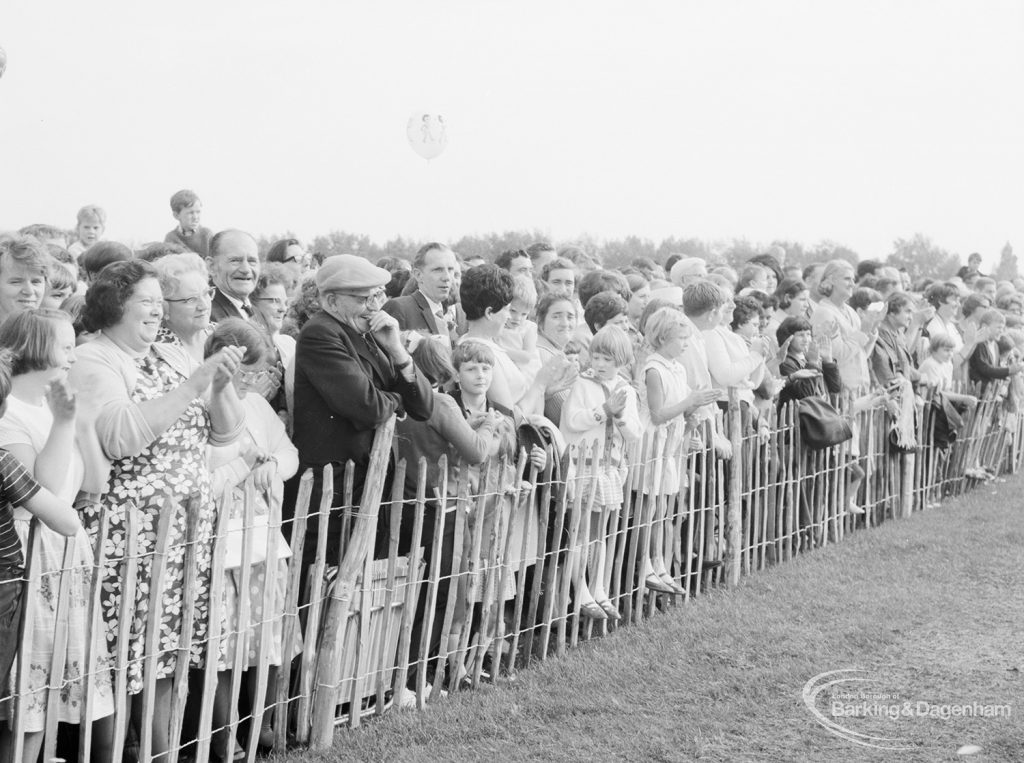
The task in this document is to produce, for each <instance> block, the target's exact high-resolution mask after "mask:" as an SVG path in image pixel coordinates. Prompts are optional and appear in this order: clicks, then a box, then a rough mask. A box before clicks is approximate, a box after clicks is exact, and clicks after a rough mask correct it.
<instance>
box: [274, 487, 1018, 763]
mask: <svg viewBox="0 0 1024 763" xmlns="http://www.w3.org/2000/svg"><path fill="white" fill-rule="evenodd" d="M1022 488H1024V477H1017V478H1012V479H1010V480H1009V481H1008V482H1006V483H1002V484H998V485H989V486H981V487H980V488H978V489H977V490H975V491H974V492H973V493H971V494H969V495H968V496H966V497H965V498H963V499H960V500H956V501H947V502H946V503H945V504H943V505H942V506H941V507H939V508H936V509H932V510H929V511H928V512H926V513H923V514H917V515H915V516H913V517H912V518H910V519H907V520H902V521H896V522H889V523H887V524H886V525H884V526H883V527H881V528H879V529H876V530H872V531H869V532H861V533H858V534H856V535H855V536H853V537H850V538H848V539H847V540H846V541H844V542H843V543H842V544H840V545H837V546H828V547H826V548H824V549H822V550H819V551H815V552H812V553H810V554H808V555H805V556H804V557H803V558H800V559H798V560H796V561H794V562H792V563H788V564H785V565H782V566H779V567H776V568H773V569H771V570H769V571H766V572H764V573H760V574H756V575H753V576H751V577H748V578H745V579H744V580H743V581H742V582H741V584H740V586H739V587H738V588H736V589H734V590H716V591H713V592H711V593H710V594H709V595H707V596H704V597H702V598H700V599H699V600H696V601H694V602H693V603H691V604H689V605H686V606H685V607H679V608H675V609H673V610H671V611H669V612H668V613H667V614H665V615H661V616H657V617H655V618H654V619H653V620H651V621H649V622H647V623H645V624H643V625H641V626H638V627H630V628H624V629H622V630H621V631H619V632H618V633H617V634H615V635H613V636H611V637H609V638H606V639H603V640H598V641H595V642H592V643H590V644H587V645H585V646H583V647H582V648H579V649H577V650H574V651H572V652H570V653H569V654H568V656H567V657H565V658H563V659H550V660H548V661H546V662H544V663H537V664H535V665H534V666H532V667H531V668H530V669H528V670H524V671H522V672H521V673H520V674H519V675H518V677H517V679H516V680H515V681H514V682H512V683H505V684H502V685H500V686H497V687H487V688H484V689H481V690H478V691H476V692H470V693H462V694H459V695H456V696H453V697H451V698H449V699H447V700H442V701H440V702H439V703H437V704H435V705H433V706H432V707H431V709H429V710H428V711H427V712H423V713H416V712H403V713H399V712H392V713H389V714H388V715H387V716H385V717H384V718H383V719H381V720H380V721H376V722H371V723H369V724H368V725H366V726H365V727H363V728H361V729H358V730H356V731H339V732H338V734H337V736H336V738H335V746H334V749H333V750H331V751H329V752H325V753H318V754H314V753H310V752H308V751H302V752H298V751H296V752H295V753H293V754H291V755H287V756H281V757H279V758H278V760H286V761H303V762H304V763H309V762H310V761H318V760H323V761H328V760H331V761H334V760H398V759H400V760H403V761H431V760H439V761H440V760H443V761H479V760H491V761H506V760H550V761H576V760H611V759H619V760H654V761H688V760H700V761H915V762H916V761H922V762H923V761H927V762H928V763H932V762H933V761H943V760H968V761H972V762H977V763H980V762H981V761H986V762H989V761H1024V677H1022V671H1024V568H1022V567H1024V565H1022V564H1021V562H1022V560H1024V554H1022V549H1024V500H1022V492H1024V490H1022ZM845 668H860V669H863V670H864V671H866V672H865V673H863V674H860V675H861V677H863V678H866V679H867V680H866V681H864V682H862V683H859V684H857V683H847V684H844V686H843V687H835V690H836V691H840V690H843V689H845V690H846V691H850V690H852V691H853V692H855V693H856V692H860V691H864V692H866V698H864V699H862V698H861V697H860V695H859V694H858V695H856V698H855V699H845V700H843V699H841V700H840V701H841V702H843V703H844V704H850V703H857V702H860V703H861V704H864V703H868V704H871V705H877V704H884V705H887V706H888V705H889V704H896V705H897V706H903V703H905V702H908V703H910V707H911V708H912V715H911V716H910V717H904V716H900V717H898V718H895V719H893V718H885V717H872V718H834V717H833V716H832V715H830V714H829V709H828V708H829V703H828V702H827V701H823V697H824V695H822V697H819V699H818V703H817V706H818V707H820V708H823V709H824V711H825V713H826V717H827V718H828V719H829V720H834V721H835V722H837V723H840V724H841V725H843V726H844V727H845V728H847V729H849V730H851V731H854V732H857V733H867V734H872V735H875V736H884V737H888V738H893V739H897V740H899V743H900V744H901V745H902V746H906V747H908V748H909V749H903V750H880V749H874V748H870V747H866V746H862V745H859V744H856V743H854V742H851V741H848V740H847V739H844V738H840V737H839V736H836V735H834V734H833V733H831V732H829V731H828V730H826V729H825V728H823V727H822V726H821V725H819V723H818V722H816V721H815V718H814V716H813V715H812V713H811V711H810V710H809V709H808V707H807V706H806V705H805V703H804V701H803V699H802V697H801V693H802V690H803V688H804V686H805V684H806V683H807V682H808V681H809V680H811V679H813V678H814V677H815V676H817V675H818V674H821V673H824V672H827V671H834V670H840V669H845ZM893 695H894V696H895V699H894V700H889V699H882V697H883V696H893ZM919 703H927V707H926V711H930V710H931V709H932V707H933V706H936V705H937V706H942V705H965V704H966V705H972V706H973V704H974V703H977V704H979V705H993V704H998V705H1007V704H1008V705H1010V715H1009V717H997V718H980V717H950V718H947V719H942V718H941V717H928V716H925V717H921V716H918V715H916V713H917V712H919V710H918V708H919ZM968 744H970V745H977V746H980V747H981V748H982V750H981V751H980V752H978V753H976V754H973V755H970V756H958V755H957V750H958V748H960V747H961V746H962V745H968Z"/></svg>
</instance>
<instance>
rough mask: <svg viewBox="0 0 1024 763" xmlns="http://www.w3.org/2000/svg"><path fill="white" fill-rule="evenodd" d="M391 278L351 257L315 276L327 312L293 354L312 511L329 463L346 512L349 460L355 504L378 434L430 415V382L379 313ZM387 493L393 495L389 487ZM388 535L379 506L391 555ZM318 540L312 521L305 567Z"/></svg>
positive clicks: (331, 532)
mask: <svg viewBox="0 0 1024 763" xmlns="http://www.w3.org/2000/svg"><path fill="white" fill-rule="evenodd" d="M390 279H391V274H390V273H388V271H386V270H384V269H383V268H378V267H376V266H374V265H371V264H370V263H369V262H368V261H367V260H365V259H363V258H362V257H356V256H354V255H350V254H341V255H336V256H334V257H329V258H327V260H325V261H324V264H323V265H321V266H320V269H319V270H318V271H317V274H316V283H317V288H318V291H319V293H320V305H321V308H322V311H321V312H319V313H317V314H316V315H314V316H313V317H312V318H310V319H309V321H308V322H307V323H306V325H305V326H303V327H302V331H301V333H300V334H299V340H298V343H297V346H296V354H295V436H294V438H293V439H294V442H295V445H296V447H297V448H298V450H299V474H300V475H301V474H302V472H303V471H305V470H306V469H307V468H312V469H313V473H314V481H313V496H312V498H311V499H310V504H309V505H310V509H311V511H316V509H317V507H318V506H319V503H320V494H321V492H322V490H323V486H322V471H323V467H324V465H325V464H333V465H334V484H333V485H332V486H331V490H333V492H334V499H333V501H332V502H331V505H332V506H336V507H341V506H344V505H345V504H346V501H345V500H344V495H343V491H344V482H345V475H344V466H345V463H346V462H347V461H349V460H350V459H351V460H352V462H353V464H354V466H355V469H354V483H353V487H352V503H353V504H354V505H356V506H358V505H359V503H360V499H361V496H362V492H363V485H364V482H365V480H366V472H367V469H368V468H369V460H370V450H371V448H372V446H373V437H374V433H375V432H376V430H377V428H378V427H379V426H381V425H382V424H383V423H384V422H385V421H387V420H388V418H389V417H390V416H391V415H392V414H397V415H398V416H405V415H408V416H411V417H412V418H413V419H415V420H417V421H426V420H427V419H428V418H430V414H431V412H432V410H433V393H432V391H431V389H430V383H429V382H428V381H427V379H426V377H424V376H423V374H422V373H420V372H419V371H418V370H417V368H416V367H415V365H414V364H413V361H412V357H411V356H410V355H409V353H408V352H407V351H406V349H405V347H404V345H403V344H402V339H401V336H400V333H399V327H398V322H397V321H396V320H395V319H394V318H393V317H391V316H390V315H388V314H387V313H385V312H383V311H382V310H381V309H380V308H381V305H383V304H384V285H385V284H386V283H387V282H388V281H389V280H390ZM296 482H297V481H293V483H296ZM293 489H295V488H294V487H293ZM384 495H390V490H389V488H387V487H385V491H384ZM341 514H342V513H341V511H340V510H339V511H336V512H335V511H332V513H331V516H330V518H329V520H328V530H327V532H328V537H327V563H328V564H329V565H334V564H337V563H338V559H339V557H340V553H339V552H340V550H341V549H340V534H341ZM387 529H388V520H387V511H386V510H385V509H383V508H382V511H381V520H380V523H379V525H378V536H377V537H378V549H379V548H381V546H382V545H383V547H384V548H385V549H386V543H384V541H386V538H387ZM316 541H317V522H316V521H311V522H309V524H308V530H307V533H306V545H305V554H304V559H303V563H304V564H307V565H308V564H310V563H312V561H313V557H314V555H315V552H316V546H317V543H316ZM303 579H305V575H303Z"/></svg>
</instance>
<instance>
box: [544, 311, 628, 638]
mask: <svg viewBox="0 0 1024 763" xmlns="http://www.w3.org/2000/svg"><path fill="white" fill-rule="evenodd" d="M632 362H633V345H632V342H631V341H630V338H629V336H628V335H627V334H626V332H625V331H623V330H622V329H621V328H619V327H618V326H614V325H608V326H604V327H603V328H601V329H599V330H598V332H597V333H596V334H595V335H594V338H593V339H592V340H591V342H590V370H589V371H587V372H586V373H585V374H583V375H581V376H580V377H579V378H578V379H577V380H576V383H575V384H574V385H573V387H572V390H571V391H570V392H569V397H568V398H567V399H566V401H565V405H564V407H563V408H562V421H561V430H562V434H563V435H564V436H565V439H566V442H567V443H568V444H569V445H570V446H572V445H573V444H576V445H578V446H579V450H576V451H575V452H574V454H573V458H572V462H571V464H570V467H569V474H568V475H567V477H566V481H567V482H568V483H569V485H570V487H572V488H575V489H577V490H578V489H580V487H579V485H578V484H577V483H576V482H575V481H574V477H577V476H580V475H588V474H589V473H590V468H589V467H590V465H591V464H592V463H594V462H595V461H596V462H597V464H598V466H597V469H596V474H595V475H594V477H593V479H592V480H589V479H587V477H586V476H584V477H583V482H582V488H583V495H582V496H581V504H580V505H581V506H582V508H583V511H585V512H587V514H588V519H587V520H586V521H585V523H584V525H583V526H584V528H585V529H584V532H586V533H587V541H586V543H587V546H586V549H587V553H584V547H583V544H582V543H578V544H577V545H576V547H575V548H573V549H572V550H571V553H570V563H569V572H570V575H571V576H572V579H573V581H574V584H575V587H576V596H577V597H578V603H580V612H581V613H582V614H583V615H585V616H586V617H589V618H591V619H595V620H606V619H610V620H618V619H619V617H620V615H619V610H618V607H616V606H615V605H614V604H613V603H612V602H611V599H610V598H609V596H608V593H607V590H608V583H609V576H610V572H611V571H610V569H609V568H608V565H607V564H606V559H607V556H608V541H609V538H608V526H609V520H611V519H612V518H613V517H617V516H618V514H619V512H620V511H621V510H622V502H623V490H624V488H625V482H626V452H625V450H626V445H627V444H628V443H632V442H635V441H636V440H638V439H640V435H641V434H642V429H641V424H640V414H639V408H638V403H637V395H636V391H635V390H634V389H633V387H632V386H631V385H630V384H629V382H628V381H626V379H625V378H624V377H623V372H626V373H627V374H628V367H629V365H630V363H632ZM588 448H592V450H591V451H590V452H589V456H588V457H587V458H583V454H584V453H586V452H587V449H588ZM591 549H592V552H591ZM588 557H589V558H590V560H591V563H590V564H589V565H588V564H587V563H586V561H585V560H586V559H587V558H588ZM585 567H589V570H586V569H584V568H585ZM588 572H589V574H587V573H588Z"/></svg>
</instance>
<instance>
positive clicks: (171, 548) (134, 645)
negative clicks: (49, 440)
mask: <svg viewBox="0 0 1024 763" xmlns="http://www.w3.org/2000/svg"><path fill="white" fill-rule="evenodd" d="M136 364H137V365H138V378H137V381H136V384H135V389H134V390H132V392H131V399H132V401H133V402H136V403H141V402H145V401H147V400H154V399H157V398H159V397H162V396H163V395H165V394H167V393H168V392H169V391H171V390H173V389H175V388H176V387H178V386H180V385H181V383H182V382H184V381H185V377H184V376H182V375H180V374H179V373H178V372H177V371H175V370H174V369H173V368H172V367H171V366H170V365H169V364H168V363H167V362H166V361H165V360H163V359H162V358H161V357H160V356H159V355H157V354H155V353H154V352H152V350H151V351H150V353H149V354H147V355H146V356H144V357H142V358H139V359H138V360H137V361H136ZM209 436H210V417H209V413H208V412H207V410H206V405H205V404H204V403H203V401H202V400H200V399H195V400H193V401H192V402H191V403H189V405H188V407H187V408H186V409H185V412H184V413H182V414H181V416H179V417H178V420H177V421H175V422H174V424H172V425H171V426H170V428H169V429H167V430H166V431H165V432H164V433H163V434H161V435H160V436H159V437H158V438H157V439H156V440H154V441H153V442H152V443H150V444H149V446H148V447H146V448H145V449H144V450H143V451H142V452H141V453H138V454H137V455H135V456H132V457H129V458H122V459H119V460H116V461H114V462H113V469H112V470H111V475H110V483H109V490H108V491H107V493H106V494H105V495H104V496H103V499H102V501H101V503H100V504H98V505H96V506H94V507H93V508H91V509H89V510H86V511H85V512H84V514H83V519H84V521H85V523H86V525H87V527H88V529H89V531H90V533H95V531H96V529H97V527H98V525H99V519H100V516H101V515H100V512H104V511H105V512H107V514H108V516H109V521H110V530H109V533H108V536H107V542H106V549H105V551H106V558H107V565H106V568H105V570H104V578H103V591H102V595H101V606H102V610H103V618H104V622H105V623H106V626H107V643H108V644H109V645H110V649H111V651H112V652H113V651H114V650H115V649H116V647H117V629H118V617H119V614H120V606H121V591H122V580H123V576H124V557H125V531H126V526H125V525H126V522H125V520H126V509H125V506H126V504H127V502H128V501H133V502H134V503H135V504H136V506H137V507H138V513H137V517H138V524H137V526H136V528H135V537H136V543H137V555H138V573H137V581H138V582H137V585H136V589H135V614H134V617H133V619H132V625H131V630H130V635H129V647H128V665H127V680H128V692H129V694H138V693H139V692H141V691H142V670H143V662H142V658H143V655H144V649H145V638H146V622H147V619H148V616H149V595H150V575H151V568H152V562H153V550H154V548H155V546H156V540H157V537H156V536H157V527H158V523H159V518H160V512H162V511H163V510H164V503H165V502H166V501H168V499H169V500H170V502H171V510H172V511H173V512H174V515H173V517H172V518H171V521H170V528H169V529H170V538H169V544H168V553H167V559H166V569H165V572H164V586H163V596H162V597H161V600H160V605H161V613H160V631H159V636H158V640H157V649H158V651H159V654H160V656H159V657H158V659H157V675H156V678H158V679H161V678H169V677H171V676H172V675H173V673H174V668H175V664H176V650H177V649H178V646H179V640H180V638H181V636H182V633H181V625H182V607H183V606H184V605H186V603H185V601H184V591H183V588H184V577H185V564H184V563H185V528H186V521H187V517H186V509H187V507H188V505H189V503H190V501H191V502H192V505H193V506H194V510H195V511H198V512H199V518H198V519H199V521H198V525H197V538H196V545H195V554H196V567H197V570H196V572H197V575H196V580H195V584H194V587H193V588H192V589H191V590H190V591H189V592H188V602H187V606H189V607H191V608H192V610H193V621H192V633H191V634H184V635H185V636H186V637H189V636H190V637H191V643H192V647H191V664H192V665H193V666H195V667H202V665H203V659H204V642H205V640H206V630H207V619H208V616H209V607H210V565H211V561H212V544H213V534H214V520H215V515H216V509H215V507H214V502H213V500H212V499H211V495H210V475H209V471H208V468H207V463H206V446H207V442H208V440H209ZM191 499H195V500H194V501H192V500H191Z"/></svg>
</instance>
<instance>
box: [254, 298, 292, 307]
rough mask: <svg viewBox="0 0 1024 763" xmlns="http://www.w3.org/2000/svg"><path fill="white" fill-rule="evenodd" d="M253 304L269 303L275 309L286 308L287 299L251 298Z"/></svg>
mask: <svg viewBox="0 0 1024 763" xmlns="http://www.w3.org/2000/svg"><path fill="white" fill-rule="evenodd" d="M252 301H253V302H269V303H270V304H272V305H274V306H275V307H288V298H287V297H252Z"/></svg>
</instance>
